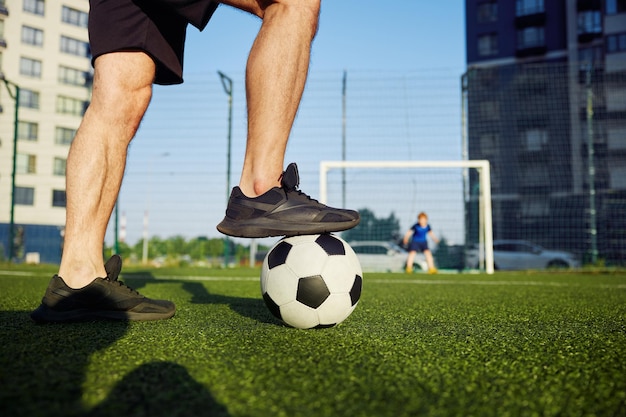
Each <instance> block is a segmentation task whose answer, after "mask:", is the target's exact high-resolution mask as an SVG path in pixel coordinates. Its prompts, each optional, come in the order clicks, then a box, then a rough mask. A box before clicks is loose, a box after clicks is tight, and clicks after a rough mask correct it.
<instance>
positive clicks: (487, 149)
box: [480, 133, 498, 156]
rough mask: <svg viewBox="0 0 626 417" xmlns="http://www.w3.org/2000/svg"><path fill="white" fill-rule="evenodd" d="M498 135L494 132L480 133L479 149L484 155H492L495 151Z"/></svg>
mask: <svg viewBox="0 0 626 417" xmlns="http://www.w3.org/2000/svg"><path fill="white" fill-rule="evenodd" d="M497 143H498V137H497V135H496V134H495V133H484V134H482V135H480V151H481V153H482V154H483V156H485V155H493V154H494V153H495V152H496V147H497Z"/></svg>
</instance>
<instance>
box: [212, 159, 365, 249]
mask: <svg viewBox="0 0 626 417" xmlns="http://www.w3.org/2000/svg"><path fill="white" fill-rule="evenodd" d="M299 183H300V177H299V176H298V167H297V166H296V164H294V163H291V164H289V166H288V167H287V169H286V170H285V172H283V175H282V179H281V187H274V188H272V189H271V190H269V191H268V192H266V193H265V194H263V195H260V196H258V197H255V198H249V197H246V196H245V195H244V194H243V193H242V192H241V189H240V188H239V187H235V188H233V190H232V192H231V194H230V199H229V200H228V207H227V208H226V217H224V220H222V221H221V223H220V224H218V225H217V230H219V231H220V232H222V233H224V234H225V235H230V236H237V237H250V238H253V237H269V236H295V235H313V234H321V233H331V232H340V231H342V230H348V229H351V228H353V227H354V226H356V225H357V224H359V220H360V217H359V213H358V212H356V211H354V210H344V209H338V208H333V207H328V206H326V205H324V204H322V203H320V202H318V201H317V200H314V199H312V198H311V197H309V196H308V195H306V194H305V193H303V192H302V191H300V190H298V188H297V187H298V184H299Z"/></svg>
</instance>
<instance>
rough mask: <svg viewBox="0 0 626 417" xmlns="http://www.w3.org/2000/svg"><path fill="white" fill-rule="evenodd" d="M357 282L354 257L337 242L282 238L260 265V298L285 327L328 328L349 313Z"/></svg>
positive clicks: (360, 281) (356, 297) (333, 239)
mask: <svg viewBox="0 0 626 417" xmlns="http://www.w3.org/2000/svg"><path fill="white" fill-rule="evenodd" d="M362 277H363V273H362V272H361V265H360V264H359V260H358V259H357V257H356V255H355V253H354V251H353V250H352V248H351V247H350V245H348V244H347V243H346V242H345V241H343V240H342V239H340V238H339V237H337V236H334V235H331V234H322V235H302V236H292V237H286V238H284V239H281V240H280V241H278V242H277V243H276V244H275V245H274V246H273V247H272V248H271V249H270V251H269V252H268V253H267V256H266V257H265V260H264V261H263V268H262V270H261V294H262V295H263V300H264V301H265V304H266V305H267V307H268V308H269V310H270V311H271V313H272V314H273V315H274V316H275V317H277V318H278V319H280V320H282V321H283V322H284V323H285V324H287V325H289V326H292V327H296V328H299V329H310V328H313V327H316V328H323V327H332V326H334V325H336V324H339V323H341V322H342V321H344V320H345V319H346V318H347V317H348V316H349V315H350V314H351V313H352V311H354V308H355V307H356V305H357V303H358V302H359V298H361V288H362V286H363V278H362Z"/></svg>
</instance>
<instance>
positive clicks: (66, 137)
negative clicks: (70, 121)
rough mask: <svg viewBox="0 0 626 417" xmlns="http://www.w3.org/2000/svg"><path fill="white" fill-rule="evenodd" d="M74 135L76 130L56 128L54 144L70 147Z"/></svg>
mask: <svg viewBox="0 0 626 417" xmlns="http://www.w3.org/2000/svg"><path fill="white" fill-rule="evenodd" d="M75 135H76V129H69V128H67V127H57V128H56V129H55V131H54V143H56V144H57V145H70V144H71V143H72V140H74V136H75Z"/></svg>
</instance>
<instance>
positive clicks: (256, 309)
mask: <svg viewBox="0 0 626 417" xmlns="http://www.w3.org/2000/svg"><path fill="white" fill-rule="evenodd" d="M122 278H123V280H127V283H128V285H129V286H131V287H132V288H134V289H136V290H139V291H140V289H141V288H143V287H145V286H146V285H147V284H149V283H150V284H159V283H175V284H180V285H182V288H183V289H184V290H185V291H187V292H188V293H189V294H190V295H191V300H190V301H189V302H190V303H191V304H224V305H227V306H229V307H230V308H231V309H232V310H233V311H234V312H236V313H238V314H240V315H241V316H244V317H248V318H251V319H253V320H256V321H258V322H261V323H267V324H276V325H281V326H282V324H281V323H279V322H278V321H277V320H276V319H274V318H273V316H272V315H271V313H270V312H269V310H268V309H267V307H266V306H265V302H264V301H263V299H261V298H260V297H259V298H244V297H233V296H227V295H221V294H212V293H210V292H209V291H208V290H207V288H206V286H205V285H204V284H203V283H202V282H200V281H184V280H182V279H181V280H177V279H176V280H170V279H163V278H158V279H157V278H155V277H154V275H152V273H151V272H149V271H137V272H130V273H126V272H124V273H123V277H122ZM140 292H141V291H140Z"/></svg>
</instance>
